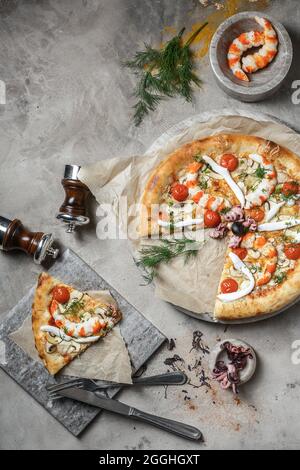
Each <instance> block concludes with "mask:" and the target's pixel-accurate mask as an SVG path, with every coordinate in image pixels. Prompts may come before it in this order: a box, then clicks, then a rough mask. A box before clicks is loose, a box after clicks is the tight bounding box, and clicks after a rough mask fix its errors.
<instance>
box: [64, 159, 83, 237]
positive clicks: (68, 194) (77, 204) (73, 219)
mask: <svg viewBox="0 0 300 470" xmlns="http://www.w3.org/2000/svg"><path fill="white" fill-rule="evenodd" d="M79 170H80V166H77V165H66V166H65V173H64V178H63V179H62V182H61V183H62V185H63V188H64V190H65V200H64V202H63V204H62V206H61V207H60V209H59V213H58V214H57V216H56V218H57V219H59V220H61V221H62V222H63V223H65V224H67V233H73V232H74V230H75V229H76V226H78V225H87V224H88V223H89V221H90V219H89V217H88V216H87V209H86V201H87V197H88V195H89V192H90V191H89V188H88V187H87V186H86V185H85V184H84V183H82V182H81V181H80V180H79V179H78V173H79Z"/></svg>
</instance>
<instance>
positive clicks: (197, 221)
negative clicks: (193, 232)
mask: <svg viewBox="0 0 300 470" xmlns="http://www.w3.org/2000/svg"><path fill="white" fill-rule="evenodd" d="M157 223H158V225H160V226H161V227H170V226H171V225H172V226H173V227H176V228H180V227H188V226H189V225H201V224H203V219H200V218H199V219H186V220H181V221H179V222H175V223H174V224H172V223H171V222H167V221H165V220H161V219H158V221H157Z"/></svg>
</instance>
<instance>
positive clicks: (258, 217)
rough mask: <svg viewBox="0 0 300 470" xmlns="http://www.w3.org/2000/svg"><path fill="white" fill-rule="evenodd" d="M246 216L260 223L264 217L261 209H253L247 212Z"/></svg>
mask: <svg viewBox="0 0 300 470" xmlns="http://www.w3.org/2000/svg"><path fill="white" fill-rule="evenodd" d="M248 216H249V217H250V218H251V219H254V220H255V222H261V221H262V220H263V219H264V217H265V211H264V209H262V208H261V207H253V209H250V210H249V211H248Z"/></svg>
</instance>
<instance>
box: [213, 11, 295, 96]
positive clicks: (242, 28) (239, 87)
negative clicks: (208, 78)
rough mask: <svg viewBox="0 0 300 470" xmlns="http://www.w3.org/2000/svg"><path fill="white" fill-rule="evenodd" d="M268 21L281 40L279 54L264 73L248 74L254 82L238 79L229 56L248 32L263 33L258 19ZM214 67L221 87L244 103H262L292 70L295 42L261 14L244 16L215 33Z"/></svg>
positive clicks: (246, 13) (277, 25)
mask: <svg viewBox="0 0 300 470" xmlns="http://www.w3.org/2000/svg"><path fill="white" fill-rule="evenodd" d="M255 16H260V17H263V18H266V19H268V20H269V21H270V22H271V23H272V25H273V27H274V29H275V31H276V33H277V36H278V41H279V44H278V53H277V55H276V57H275V58H274V59H273V61H272V62H271V63H270V64H269V65H268V66H267V67H265V68H264V69H262V70H258V71H257V72H255V73H253V74H247V75H248V76H249V79H250V82H243V81H242V80H239V79H238V78H236V77H235V76H234V75H233V73H232V72H231V70H230V68H229V67H228V63H227V52H228V48H229V46H230V44H231V43H232V41H233V40H234V39H235V38H237V37H238V36H239V35H240V34H241V33H244V32H247V31H252V30H256V31H262V28H261V27H260V26H259V24H258V23H257V22H256V21H255V19H254V17H255ZM209 55H210V63H211V67H212V70H213V72H214V75H215V77H216V80H217V82H218V84H219V86H220V87H221V88H222V89H223V90H224V91H225V92H226V93H228V94H229V95H230V96H232V97H233V98H236V99H239V100H241V101H248V102H254V101H260V100H263V99H266V98H268V97H269V96H271V95H272V94H273V93H275V92H276V90H278V88H279V87H280V85H281V84H282V82H283V81H284V79H285V77H286V76H287V73H288V71H289V69H290V66H291V63H292V58H293V46H292V41H291V39H290V36H289V34H288V32H287V31H286V29H285V27H284V26H283V25H282V24H281V23H279V22H278V21H276V20H274V19H273V18H271V17H270V16H269V15H266V14H264V13H261V12H253V11H248V12H243V13H238V14H237V15H234V16H231V17H230V18H228V19H227V20H225V21H224V22H223V23H222V24H221V25H220V26H219V28H218V29H217V31H216V32H215V34H214V36H213V38H212V41H211V45H210V54H209Z"/></svg>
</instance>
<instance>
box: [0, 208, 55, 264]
mask: <svg viewBox="0 0 300 470" xmlns="http://www.w3.org/2000/svg"><path fill="white" fill-rule="evenodd" d="M52 244H53V237H52V234H51V233H43V232H30V231H29V230H27V229H26V228H25V227H24V225H23V224H22V222H21V221H20V220H18V219H14V220H9V219H6V218H5V217H2V216H0V249H1V250H3V251H13V250H21V251H24V252H25V253H27V254H28V255H31V256H33V260H34V262H35V263H36V264H41V263H42V262H43V261H44V259H45V258H46V257H47V256H49V257H52V258H54V259H56V258H57V256H58V253H59V250H58V248H53V247H52Z"/></svg>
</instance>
